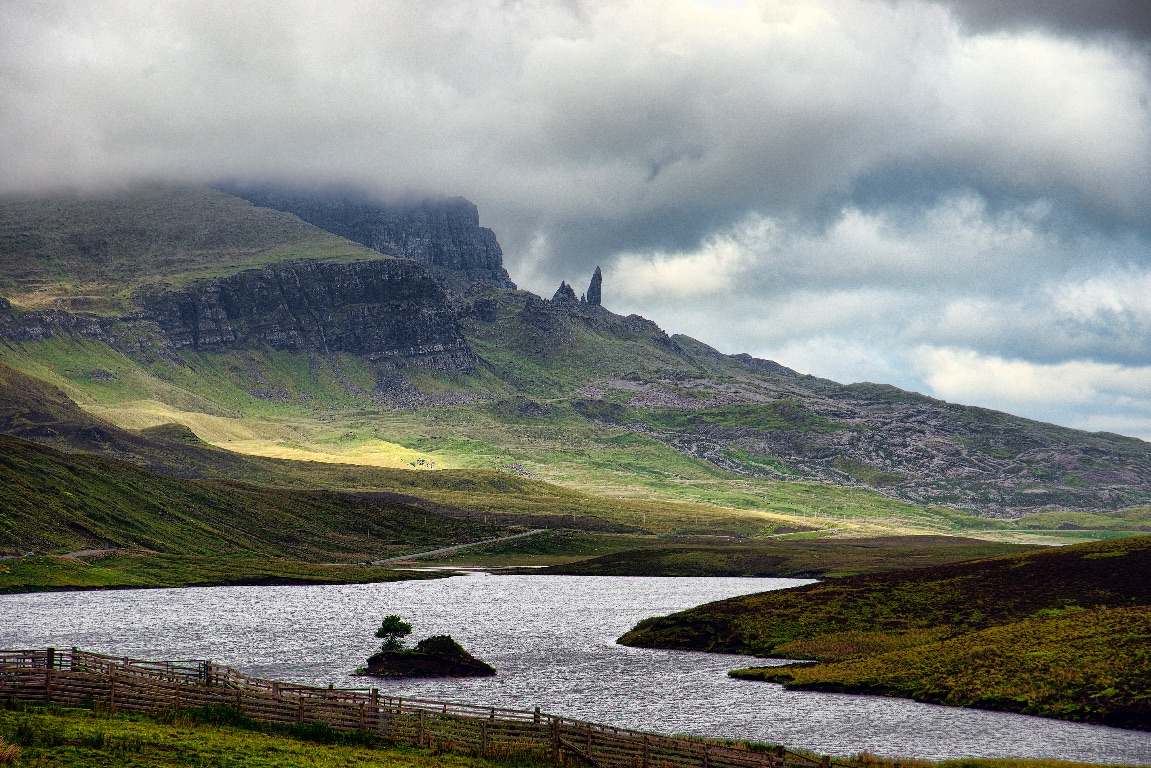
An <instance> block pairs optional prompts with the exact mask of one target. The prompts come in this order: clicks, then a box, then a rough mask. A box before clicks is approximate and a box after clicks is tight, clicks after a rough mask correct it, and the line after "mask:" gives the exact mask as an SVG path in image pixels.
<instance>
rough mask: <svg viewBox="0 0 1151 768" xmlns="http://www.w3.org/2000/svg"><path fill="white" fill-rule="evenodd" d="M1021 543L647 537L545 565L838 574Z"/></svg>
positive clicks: (574, 570)
mask: <svg viewBox="0 0 1151 768" xmlns="http://www.w3.org/2000/svg"><path fill="white" fill-rule="evenodd" d="M1028 549H1032V547H1028V546H1026V545H1019V544H1000V543H992V542H986V541H979V540H977V539H964V538H961V537H957V536H885V537H881V538H874V539H863V538H860V539H786V538H783V539H775V540H772V541H762V542H757V543H756V544H755V545H754V546H749V545H748V544H746V543H737V542H730V541H728V542H711V543H710V545H709V543H707V542H700V543H699V544H679V545H677V546H671V547H669V546H667V545H666V543H663V546H660V543H652V544H649V545H648V546H647V547H645V548H643V549H632V550H627V551H621V552H615V553H609V554H604V555H600V556H598V557H593V558H589V559H585V560H580V561H577V562H573V563H569V564H565V565H559V566H555V567H552V568H549V569H547V571H544V573H557V574H572V575H577V576H773V577H791V578H819V579H825V578H842V577H845V576H854V575H857V574H861V573H876V572H879V571H894V570H903V569H906V568H922V567H925V566H930V565H940V564H943V563H955V562H962V561H964V560H974V559H977V558H981V557H994V556H996V555H1004V554H1015V553H1018V552H1021V551H1025V550H1028Z"/></svg>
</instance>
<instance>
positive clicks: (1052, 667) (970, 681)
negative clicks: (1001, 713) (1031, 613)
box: [732, 606, 1151, 730]
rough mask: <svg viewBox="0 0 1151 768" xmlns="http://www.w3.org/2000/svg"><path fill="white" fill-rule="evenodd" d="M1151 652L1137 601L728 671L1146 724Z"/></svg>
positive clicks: (817, 686)
mask: <svg viewBox="0 0 1151 768" xmlns="http://www.w3.org/2000/svg"><path fill="white" fill-rule="evenodd" d="M1149 651H1151V608H1149V607H1147V606H1141V607H1138V608H1111V609H1106V610H1096V611H1077V612H1072V613H1068V614H1065V615H1060V616H1049V617H1040V618H1034V619H1026V620H1024V621H1018V622H1014V623H1011V624H1007V625H1004V626H998V627H990V628H988V629H984V630H980V631H979V632H972V633H969V634H964V635H960V636H958V637H953V638H949V639H947V640H939V641H936V642H929V643H924V644H923V645H917V646H914V647H911V648H904V649H901V650H895V651H890V652H888V653H881V654H876V655H871V656H865V657H863V658H860V659H853V660H850V661H842V662H837V663H832V664H816V665H814V666H810V667H795V666H789V667H785V668H783V669H780V668H771V667H763V668H758V669H747V670H736V671H734V672H733V673H732V675H733V676H735V677H739V678H743V679H747V680H766V681H771V682H778V683H784V684H785V685H787V687H788V688H794V689H800V690H819V691H846V692H849V693H870V694H879V695H888V696H904V697H908V698H912V699H916V700H917V701H926V702H932V703H937V704H951V705H957V706H964V707H980V708H984V709H998V710H1006V711H1010V712H1021V713H1023V714H1028V715H1042V716H1045V717H1057V718H1061V719H1066V720H1084V721H1088V722H1097V723H1106V724H1108V725H1115V726H1120V727H1128V728H1140V729H1144V730H1146V729H1149V728H1151V690H1149V688H1151V685H1149V684H1148V681H1149V680H1151V652H1149Z"/></svg>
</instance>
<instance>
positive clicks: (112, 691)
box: [108, 664, 116, 712]
mask: <svg viewBox="0 0 1151 768" xmlns="http://www.w3.org/2000/svg"><path fill="white" fill-rule="evenodd" d="M108 677H109V680H110V682H109V683H108V711H109V712H115V711H116V665H115V664H109V665H108Z"/></svg>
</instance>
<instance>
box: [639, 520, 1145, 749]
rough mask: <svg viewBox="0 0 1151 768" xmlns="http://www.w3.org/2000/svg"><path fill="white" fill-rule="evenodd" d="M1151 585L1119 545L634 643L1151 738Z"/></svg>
mask: <svg viewBox="0 0 1151 768" xmlns="http://www.w3.org/2000/svg"><path fill="white" fill-rule="evenodd" d="M1148 572H1151V537H1140V538H1127V539H1116V540H1112V541H1106V542H1095V543H1090V544H1080V545H1076V546H1071V547H1064V548H1060V549H1056V550H1044V551H1035V552H1028V553H1024V554H1018V555H1009V556H1004V557H996V558H990V559H986V560H977V561H973V562H968V563H958V564H952V565H943V566H936V567H933V568H922V569H914V570H908V571H898V572H891V573H879V574H871V575H866V576H856V577H850V578H845V579H838V580H834V581H828V582H824V583H820V584H813V585H809V586H807V587H800V588H799V589H792V590H783V591H778V592H765V593H760V594H756V595H747V596H744V597H738V598H733V599H731V600H724V601H720V602H717V603H710V604H708V605H704V606H699V607H697V608H692V609H690V610H687V611H683V612H681V613H677V614H672V615H671V616H666V617H658V618H653V619H646V620H644V621H643V622H640V624H638V625H637V626H636V627H635V628H634V629H633V630H632V631H630V632H628V633H627V634H626V635H624V637H622V638H621V639H620V642H621V643H624V644H627V645H636V646H642V647H659V648H684V649H694V650H707V651H723V652H733V653H745V654H754V655H760V656H773V657H777V658H792V659H794V658H801V659H803V658H806V659H813V660H816V661H820V662H825V664H822V665H817V666H814V667H810V668H805V669H796V668H790V669H782V670H781V669H778V668H777V669H775V670H771V671H761V672H751V673H746V674H747V675H748V676H751V677H757V678H759V679H773V680H777V681H780V682H784V683H785V684H787V685H793V686H796V687H813V688H818V689H820V690H837V691H845V692H859V693H885V694H890V695H898V696H907V697H911V698H920V699H923V700H926V701H940V702H945V703H953V704H965V705H970V706H979V707H986V708H991V709H1005V710H1009V711H1017V712H1029V713H1032V714H1042V715H1047V716H1051V717H1060V718H1067V719H1074V720H1084V721H1089V722H1109V723H1114V724H1118V725H1125V726H1129V727H1140V728H1151V683H1149V682H1148V681H1149V680H1151V667H1148V664H1149V661H1148V658H1149V657H1148V648H1151V624H1149V616H1151V613H1149V612H1148V607H1149V606H1151V583H1148V580H1147V578H1146V574H1147V573H1148ZM1078 665H1082V667H1083V669H1082V672H1083V674H1082V675H1080V674H1079V673H1077V672H1076V671H1075V670H1076V667H1077V666H1078Z"/></svg>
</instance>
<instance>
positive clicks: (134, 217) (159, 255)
mask: <svg viewBox="0 0 1151 768" xmlns="http://www.w3.org/2000/svg"><path fill="white" fill-rule="evenodd" d="M297 258H326V259H357V258H381V256H380V255H379V254H378V253H375V252H374V251H370V250H368V249H367V248H363V247H361V246H359V245H356V244H354V243H352V242H350V241H348V240H345V239H343V238H341V237H337V236H335V235H332V234H330V233H328V232H324V231H323V230H321V229H317V228H316V227H313V226H311V225H310V224H306V223H304V222H303V221H301V220H300V219H298V218H296V217H295V216H292V215H290V214H286V213H281V212H279V211H272V210H269V209H266V208H256V207H254V206H252V205H249V204H248V203H247V202H245V201H243V200H240V199H239V198H236V197H233V196H231V195H227V194H225V193H223V192H218V191H216V190H211V189H206V188H203V187H194V186H187V185H160V184H155V185H149V186H142V187H133V188H131V189H124V190H112V191H108V192H105V193H101V194H92V195H88V196H81V195H76V194H71V193H61V194H58V195H52V196H47V197H44V196H40V197H18V196H12V195H8V196H4V197H0V296H6V297H7V298H9V299H10V300H11V301H12V303H13V304H15V305H16V306H18V307H23V308H29V309H39V308H45V307H49V306H51V307H57V308H64V309H71V310H81V311H95V312H100V313H118V312H123V311H124V310H125V309H126V308H127V307H128V298H129V296H130V294H131V292H132V290H133V289H134V288H136V287H138V286H139V285H141V284H142V283H143V282H144V281H168V282H175V283H178V282H181V281H184V280H187V279H190V278H192V277H208V276H217V275H220V274H227V273H231V272H237V271H240V270H242V269H246V268H250V267H255V266H260V265H263V264H268V263H272V262H277V261H284V260H287V259H297Z"/></svg>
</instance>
